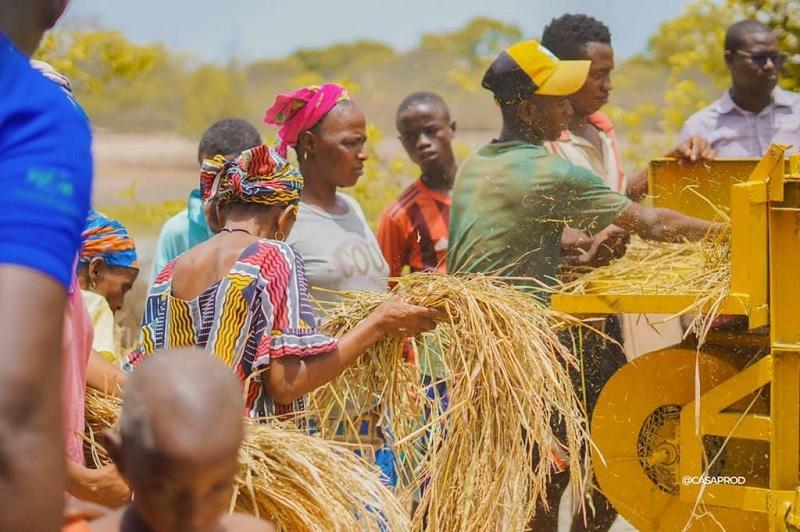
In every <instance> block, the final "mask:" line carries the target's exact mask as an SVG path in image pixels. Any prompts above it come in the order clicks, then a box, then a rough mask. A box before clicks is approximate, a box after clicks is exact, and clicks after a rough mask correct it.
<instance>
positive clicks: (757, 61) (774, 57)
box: [736, 50, 786, 68]
mask: <svg viewBox="0 0 800 532" xmlns="http://www.w3.org/2000/svg"><path fill="white" fill-rule="evenodd" d="M736 53H737V54H739V55H741V56H742V57H746V58H747V59H749V60H750V61H751V62H752V63H753V64H754V65H756V66H758V67H759V68H764V67H765V66H767V61H771V62H772V64H773V65H775V68H781V67H783V64H784V63H785V62H786V54H784V53H781V52H755V53H752V52H745V51H744V50H736Z"/></svg>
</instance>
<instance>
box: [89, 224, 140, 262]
mask: <svg viewBox="0 0 800 532" xmlns="http://www.w3.org/2000/svg"><path fill="white" fill-rule="evenodd" d="M81 239H82V241H83V242H82V243H81V253H80V257H79V261H80V262H81V264H88V263H89V262H91V260H92V259H93V258H95V257H100V258H102V259H103V260H104V261H105V263H106V264H108V265H109V266H119V267H121V268H136V269H138V268H139V261H138V259H137V257H136V246H135V245H134V243H133V239H132V238H131V237H130V235H129V234H128V230H127V229H125V226H124V225H122V224H121V223H119V222H118V221H116V220H112V219H110V218H109V217H108V216H106V215H105V214H102V213H99V212H97V211H96V210H94V209H92V210H91V211H90V212H89V217H88V218H87V219H86V227H85V228H84V229H83V233H82V234H81Z"/></svg>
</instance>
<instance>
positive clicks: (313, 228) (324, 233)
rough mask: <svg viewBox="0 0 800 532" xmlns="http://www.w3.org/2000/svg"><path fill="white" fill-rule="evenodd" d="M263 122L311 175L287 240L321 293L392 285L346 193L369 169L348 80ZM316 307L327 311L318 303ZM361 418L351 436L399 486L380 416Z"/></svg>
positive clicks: (291, 101) (317, 90) (280, 104)
mask: <svg viewBox="0 0 800 532" xmlns="http://www.w3.org/2000/svg"><path fill="white" fill-rule="evenodd" d="M264 122H266V123H267V124H272V125H277V126H281V128H280V129H279V130H278V137H279V144H278V146H277V151H278V152H279V153H282V154H284V155H285V154H286V153H287V151H288V148H290V147H291V148H293V149H294V151H295V153H296V154H297V160H298V163H299V167H300V172H301V173H302V174H303V177H304V179H305V189H304V190H303V194H302V196H301V197H300V209H299V211H298V214H297V222H296V223H295V226H294V228H293V229H292V232H291V234H290V235H289V237H288V239H287V242H288V243H289V244H290V245H291V246H292V247H293V248H295V249H296V250H297V251H298V252H299V254H300V255H301V256H302V257H303V259H304V261H305V266H306V273H307V276H308V281H309V284H310V285H311V293H312V295H313V296H314V298H315V299H316V300H317V301H318V302H320V303H323V304H324V303H325V302H331V301H335V300H336V296H335V295H334V294H331V292H330V291H331V290H333V291H358V290H368V291H372V292H385V291H386V290H387V289H388V281H387V278H388V276H389V266H388V265H387V264H386V261H385V259H384V258H383V254H382V253H381V249H380V247H379V245H378V241H377V239H376V238H375V234H374V233H373V232H372V230H371V229H370V228H369V225H367V220H366V218H365V217H364V212H363V211H362V210H361V207H360V206H359V204H358V202H357V201H356V200H354V199H353V198H351V197H350V196H348V195H346V194H343V193H342V192H339V189H340V188H347V187H352V186H353V185H355V184H356V183H357V182H358V179H359V178H360V177H361V175H362V174H363V172H364V162H365V161H366V160H367V158H368V155H367V151H366V149H365V145H366V142H367V133H366V119H365V118H364V113H363V112H362V111H361V109H359V108H358V106H357V105H356V104H355V102H354V101H353V98H352V97H351V96H350V94H349V93H348V92H347V90H346V89H345V88H344V87H342V86H341V85H337V84H335V83H326V84H325V85H322V86H320V87H303V88H300V89H297V90H295V91H292V92H289V93H285V94H280V95H278V97H277V98H275V102H274V103H273V105H272V107H270V108H269V109H268V110H267V114H266V116H265V118H264ZM316 289H323V290H316ZM326 290H327V291H326ZM315 312H316V314H317V316H318V317H319V316H321V314H322V313H321V311H320V309H319V308H317V309H315ZM362 420H365V421H368V423H366V424H365V423H357V426H359V427H361V428H362V429H363V430H362V431H361V435H360V437H359V438H358V440H357V441H351V443H357V444H360V445H371V446H373V448H374V450H375V457H376V463H377V464H378V465H379V466H380V468H381V470H382V471H383V474H384V478H383V480H384V481H385V482H386V483H387V484H392V485H393V484H395V482H396V478H397V477H396V472H395V468H394V460H393V455H392V452H391V451H390V450H389V448H388V446H387V445H386V442H385V441H384V438H383V436H382V434H381V431H380V429H376V428H375V425H379V424H380V420H379V417H378V415H377V413H376V412H368V413H363V416H362ZM369 435H376V436H375V437H374V438H370V436H369Z"/></svg>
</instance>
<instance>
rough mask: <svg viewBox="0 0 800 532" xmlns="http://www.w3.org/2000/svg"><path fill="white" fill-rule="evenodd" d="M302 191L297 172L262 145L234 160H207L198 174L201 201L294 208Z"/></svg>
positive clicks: (300, 179)
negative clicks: (213, 199) (212, 199)
mask: <svg viewBox="0 0 800 532" xmlns="http://www.w3.org/2000/svg"><path fill="white" fill-rule="evenodd" d="M302 191H303V176H302V175H300V172H299V171H297V169H296V168H295V167H294V166H292V165H291V164H289V162H288V161H286V159H284V158H283V157H281V156H280V155H278V154H277V153H275V152H274V151H273V150H272V149H270V148H269V146H265V145H261V146H256V147H255V148H251V149H249V150H245V151H243V152H242V154H241V155H240V156H239V157H237V158H236V160H234V161H226V160H225V159H224V158H223V157H222V156H221V155H217V156H216V157H214V158H213V159H206V160H205V161H203V168H202V170H201V171H200V196H201V197H202V198H203V200H204V201H208V200H209V199H211V198H215V199H217V200H218V201H219V202H220V203H227V202H230V201H241V202H243V203H260V204H262V205H296V204H297V203H298V202H299V201H300V193H301V192H302Z"/></svg>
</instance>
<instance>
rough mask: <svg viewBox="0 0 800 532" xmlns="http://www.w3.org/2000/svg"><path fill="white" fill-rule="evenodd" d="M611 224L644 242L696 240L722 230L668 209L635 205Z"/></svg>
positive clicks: (717, 225) (720, 225) (722, 226)
mask: <svg viewBox="0 0 800 532" xmlns="http://www.w3.org/2000/svg"><path fill="white" fill-rule="evenodd" d="M614 223H615V224H616V225H618V226H620V227H622V228H623V229H626V230H628V231H630V232H631V233H636V234H638V235H639V236H641V237H642V238H644V239H645V240H658V241H662V242H682V241H684V240H700V239H702V238H703V237H704V236H706V235H707V234H708V233H709V232H718V231H721V230H723V229H724V227H725V226H724V225H723V224H718V223H712V222H707V221H705V220H700V219H698V218H692V217H691V216H686V215H685V214H681V213H679V212H677V211H673V210H671V209H661V208H654V207H644V206H642V205H639V204H638V203H631V204H630V205H629V206H628V209H627V210H625V212H623V213H622V214H620V215H619V216H618V217H617V219H616V220H615V221H614Z"/></svg>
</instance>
